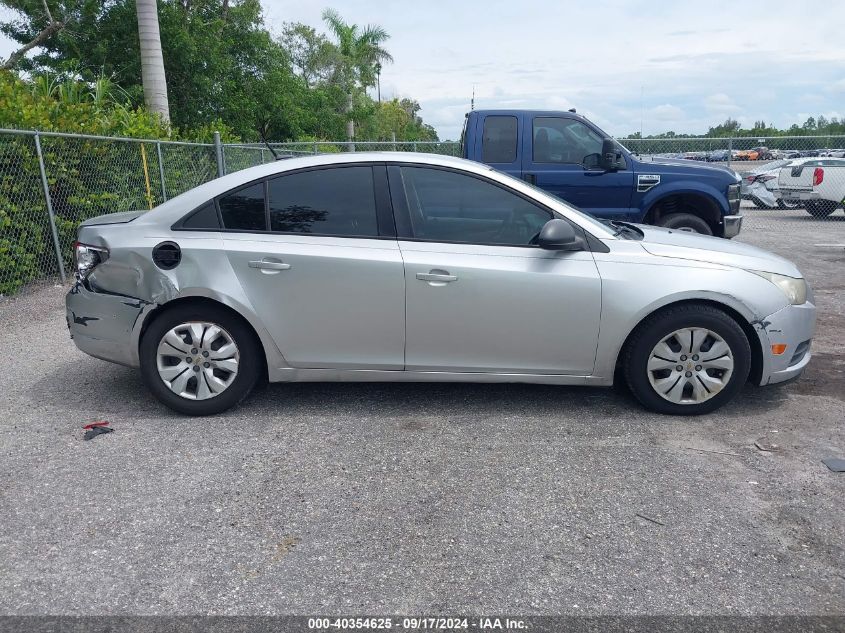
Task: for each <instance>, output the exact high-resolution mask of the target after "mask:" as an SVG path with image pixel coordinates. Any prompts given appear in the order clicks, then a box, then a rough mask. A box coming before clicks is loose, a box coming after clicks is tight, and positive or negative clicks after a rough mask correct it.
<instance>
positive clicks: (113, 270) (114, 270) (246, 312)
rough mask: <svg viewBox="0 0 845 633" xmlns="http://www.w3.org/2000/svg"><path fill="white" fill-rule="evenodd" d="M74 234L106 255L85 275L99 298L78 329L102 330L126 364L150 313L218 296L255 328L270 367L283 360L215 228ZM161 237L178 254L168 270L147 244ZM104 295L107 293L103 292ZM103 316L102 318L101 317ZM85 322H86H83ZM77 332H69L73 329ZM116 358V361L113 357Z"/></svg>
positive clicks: (129, 228)
mask: <svg viewBox="0 0 845 633" xmlns="http://www.w3.org/2000/svg"><path fill="white" fill-rule="evenodd" d="M79 240H80V241H81V242H83V243H86V244H91V245H92V246H100V247H104V248H107V249H108V251H109V258H108V260H107V261H105V262H104V263H102V264H100V265H99V266H97V267H96V268H95V269H94V271H92V273H91V274H90V275H89V277H88V279H87V280H86V286H87V287H88V290H90V291H91V292H88V293H87V295H88V296H89V297H90V295H96V296H97V298H98V299H100V300H99V301H97V302H95V303H92V307H93V308H94V310H96V311H97V312H100V311H101V310H102V313H100V314H93V312H94V310H92V314H87V313H86V314H82V315H80V316H82V317H86V316H87V317H95V318H100V323H99V324H98V325H99V327H98V328H87V331H86V332H85V333H83V335H87V336H96V337H98V338H99V337H100V336H102V338H103V339H110V340H114V341H115V342H116V344H120V343H121V342H122V341H121V338H122V339H123V340H125V344H126V346H127V350H126V355H128V362H125V363H124V364H129V365H132V366H138V365H139V360H138V345H139V343H140V336H141V332H142V330H143V328H144V325H145V323H146V322H147V321H148V319H149V318H150V315H151V314H152V313H153V312H154V311H155V310H156V309H157V308H160V307H162V306H164V305H166V304H168V303H169V302H171V301H174V300H176V299H183V298H188V297H203V298H208V299H212V300H215V301H218V302H220V303H222V304H224V305H226V306H228V307H230V308H232V309H233V310H235V311H236V312H238V313H239V314H240V315H241V316H243V317H244V318H245V319H246V320H247V321H248V322H249V323H250V324H251V325H252V327H253V329H255V331H256V332H257V333H258V336H259V338H260V339H261V342H262V344H263V346H264V348H265V350H266V354H267V357H268V358H267V361H268V364H269V365H270V369H271V370H272V368H273V367H285V366H286V363H285V361H284V358H283V357H282V355H281V353H280V352H279V351H278V348H277V347H276V345H275V341H273V340H272V339H271V338H270V336H269V334H268V333H267V332H266V331H265V329H264V327H263V325H262V324H261V322H260V321H258V319H257V318H256V317H255V316H254V312H253V308H252V305H251V302H250V301H249V298H248V297H247V296H246V295H245V294H244V292H243V289H242V287H241V285H240V282H239V281H238V279H237V276H236V275H235V274H234V271H233V270H232V267H231V265H230V263H229V260H228V258H227V257H226V256H225V253H224V251H223V240H222V236H221V234H220V233H215V232H200V231H197V232H188V231H185V232H180V233H178V234H175V235H174V234H173V233H166V234H165V233H162V232H161V231H160V230H157V229H155V228H154V227H152V226H148V225H145V224H144V223H138V224H136V223H135V222H132V223H129V224H119V225H98V226H82V227H80V230H79ZM163 241H173V242H176V243H177V244H178V245H179V247H180V249H181V251H182V259H181V261H180V263H179V265H178V266H176V267H175V268H173V269H171V270H162V269H160V268H158V267H157V266H156V265H155V263H154V262H153V260H152V251H153V248H154V247H155V246H156V245H158V244H160V243H161V242H163ZM106 297H107V298H106ZM104 320H108V321H109V323H108V324H103V323H102V321H104ZM89 325H91V324H90V323H89ZM76 333H77V332H74V334H76ZM118 362H121V361H118Z"/></svg>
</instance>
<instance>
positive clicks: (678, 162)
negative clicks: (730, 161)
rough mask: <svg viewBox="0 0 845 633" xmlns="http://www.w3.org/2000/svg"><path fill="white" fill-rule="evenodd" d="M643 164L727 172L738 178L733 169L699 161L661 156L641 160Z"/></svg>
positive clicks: (720, 172)
mask: <svg viewBox="0 0 845 633" xmlns="http://www.w3.org/2000/svg"><path fill="white" fill-rule="evenodd" d="M639 161H640V162H641V163H646V164H648V163H651V164H653V165H666V166H667V167H682V168H684V169H701V170H704V171H707V172H717V173H719V174H724V173H725V172H727V173H729V174H731V175H732V176H736V172H735V171H734V170H733V169H728V168H727V167H725V166H723V165H709V164H707V163H704V162H702V161H698V160H686V159H683V158H661V157H659V156H649V157H647V158H642V157H641V158H640V159H639Z"/></svg>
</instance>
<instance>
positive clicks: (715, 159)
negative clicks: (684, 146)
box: [705, 149, 730, 163]
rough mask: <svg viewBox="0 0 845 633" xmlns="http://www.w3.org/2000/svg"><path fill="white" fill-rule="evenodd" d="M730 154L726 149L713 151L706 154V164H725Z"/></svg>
mask: <svg viewBox="0 0 845 633" xmlns="http://www.w3.org/2000/svg"><path fill="white" fill-rule="evenodd" d="M729 156H730V152H729V151H728V150H726V149H714V150H713V151H712V152H708V153H707V156H706V158H705V160H706V161H707V162H708V163H724V162H727V160H728V157H729Z"/></svg>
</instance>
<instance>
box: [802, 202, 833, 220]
mask: <svg viewBox="0 0 845 633" xmlns="http://www.w3.org/2000/svg"><path fill="white" fill-rule="evenodd" d="M805 208H806V209H807V213H809V214H810V215H812V216H813V217H814V218H826V217H827V216H829V215H830V214H831V213H833V212H834V211H836V203H835V202H833V201H832V200H809V201H807V204H806V206H805Z"/></svg>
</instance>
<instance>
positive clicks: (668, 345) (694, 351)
mask: <svg viewBox="0 0 845 633" xmlns="http://www.w3.org/2000/svg"><path fill="white" fill-rule="evenodd" d="M623 363H624V371H625V377H626V379H627V382H628V385H629V386H630V388H631V391H632V392H633V394H634V395H635V396H636V398H637V399H638V400H639V401H640V402H641V403H642V404H643V405H645V406H646V407H647V408H649V409H651V410H652V411H657V412H658V413H667V414H672V415H700V414H703V413H709V412H711V411H714V410H715V409H717V408H719V407H721V406H722V405H723V404H725V403H726V402H728V401H730V400H731V399H732V398H733V397H734V396H735V395H736V394H737V393H738V392H739V390H740V389H741V388H742V386H743V384H745V381H746V380H747V379H748V372H749V371H750V369H751V347H750V345H749V343H748V339H747V338H746V336H745V333H744V332H743V331H742V328H741V327H740V326H739V324H738V323H737V322H736V321H734V319H733V318H731V317H730V316H729V315H728V314H726V313H725V312H723V311H721V310H719V309H718V308H715V307H713V306H710V305H705V304H686V305H680V306H675V307H670V308H668V309H666V310H664V311H662V312H659V313H657V314H655V315H652V316H651V317H649V318H648V319H646V321H644V322H643V323H642V324H640V326H639V327H638V328H637V330H636V331H635V333H634V335H633V336H632V338H631V340H630V341H629V343H628V345H627V347H626V351H625V356H624V359H623Z"/></svg>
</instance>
